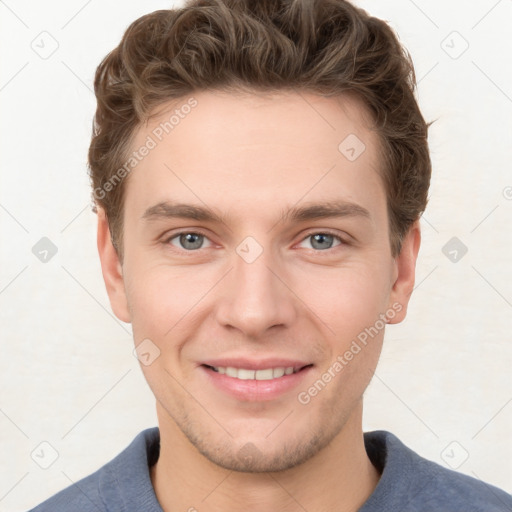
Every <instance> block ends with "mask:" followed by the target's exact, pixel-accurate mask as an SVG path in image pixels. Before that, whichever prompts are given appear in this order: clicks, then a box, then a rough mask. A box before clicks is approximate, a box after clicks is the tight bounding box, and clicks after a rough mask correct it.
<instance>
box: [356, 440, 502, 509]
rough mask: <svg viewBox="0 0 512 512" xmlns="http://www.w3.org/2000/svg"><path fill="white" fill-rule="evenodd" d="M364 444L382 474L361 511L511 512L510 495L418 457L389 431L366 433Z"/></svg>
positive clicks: (476, 479)
mask: <svg viewBox="0 0 512 512" xmlns="http://www.w3.org/2000/svg"><path fill="white" fill-rule="evenodd" d="M365 447H366V450H367V452H368V456H369V457H370V459H371V460H372V462H373V463H374V464H375V465H376V466H377V467H379V469H381V471H382V475H381V479H380V481H379V483H378V485H377V487H376V488H375V490H374V492H373V494H372V495H371V496H370V498H369V500H368V501H367V503H366V504H365V507H363V508H362V509H361V512H367V511H368V512H370V511H372V510H379V508H375V507H381V508H380V510H382V509H383V508H384V509H385V510H388V509H390V510H407V511H408V512H427V511H435V512H443V511H446V512H448V511H449V512H510V511H512V495H510V494H508V493H506V492H505V491H503V490H501V489H499V488H497V487H495V486H493V485H490V484H488V483H486V482H483V481H482V480H479V479H478V478H474V477H471V476H468V475H465V474H463V473H459V472H457V471H453V470H451V469H448V468H445V467H443V466H441V465H440V464H437V463H436V462H433V461H431V460H428V459H425V458H423V457H421V456H420V455H418V454H417V453H416V452H414V451H413V450H411V449H410V448H408V447H407V446H406V445H405V444H404V443H402V441H400V440H399V439H398V438H397V437H396V436H395V435H393V434H391V433H390V432H386V431H382V430H379V431H375V432H367V433H365ZM384 505H385V507H384Z"/></svg>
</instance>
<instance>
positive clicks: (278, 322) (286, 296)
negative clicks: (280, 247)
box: [217, 250, 298, 339]
mask: <svg viewBox="0 0 512 512" xmlns="http://www.w3.org/2000/svg"><path fill="white" fill-rule="evenodd" d="M240 254H243V253H240ZM250 261H251V260H250V259H244V257H242V256H240V255H239V254H238V253H236V254H234V257H233V268H232V270H231V271H230V272H229V273H228V275H227V276H226V278H225V279H224V280H223V283H222V286H221V289H220V290H219V295H220V296H221V298H220V299H219V303H218V307H217V321H218V322H219V323H220V324H221V325H222V326H223V327H232V328H236V329H238V330H239V331H241V332H242V333H243V334H244V335H245V336H246V337H247V338H252V339H257V338H258V337H261V336H263V335H264V334H265V333H266V331H267V330H270V328H272V327H276V326H280V327H281V328H283V327H290V326H291V325H292V324H293V322H294V320H295V317H296V314H297V313H296V310H297V300H298V299H297V297H296V295H294V293H293V290H292V289H291V288H290V285H289V284H287V283H286V281H287V279H286V272H285V271H283V269H282V265H279V264H278V262H277V259H276V258H273V256H272V255H271V251H270V250H269V251H267V250H263V252H262V253H261V254H260V255H259V256H258V257H257V258H256V260H254V261H252V262H250ZM279 269H281V270H279Z"/></svg>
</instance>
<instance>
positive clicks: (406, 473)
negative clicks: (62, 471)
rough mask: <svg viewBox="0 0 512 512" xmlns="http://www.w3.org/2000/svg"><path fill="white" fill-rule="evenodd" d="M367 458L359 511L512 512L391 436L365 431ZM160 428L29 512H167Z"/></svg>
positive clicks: (509, 502)
mask: <svg viewBox="0 0 512 512" xmlns="http://www.w3.org/2000/svg"><path fill="white" fill-rule="evenodd" d="M364 442H365V447H366V451H367V453H368V456H369V458H370V460H371V461H372V463H373V464H374V466H375V467H376V468H377V469H378V470H379V472H381V478H380V480H379V483H378V485H377V487H376V488H375V489H374V491H373V493H372V494H371V496H370V497H369V498H368V500H367V501H366V503H365V504H364V505H363V506H362V507H361V508H360V509H359V512H511V511H512V495H510V494H507V493H506V492H504V491H502V490H501V489H498V488H497V487H494V486H492V485H489V484H486V483H484V482H482V481H481V480H478V479H476V478H473V477H470V476H467V475H464V474H462V473H458V472H456V471H452V470H450V469H446V468H444V467H442V466H440V465H439V464H436V463H435V462H432V461H429V460H427V459H424V458H423V457H420V456H419V455H418V454H417V453H415V452H414V451H413V450H411V449H410V448H408V447H407V446H405V445H404V444H403V443H402V442H401V441H400V440H399V439H398V438H397V437H396V436H394V435H393V434H391V433H390V432H386V431H383V430H377V431H374V432H365V434H364ZM159 451H160V431H159V429H158V427H153V428H148V429H146V430H143V431H142V432H140V433H139V434H138V435H137V436H136V437H135V439H134V440H133V441H132V442H131V444H130V445H129V446H128V447H127V448H125V449H124V450H123V451H122V452H121V453H120V454H119V455H117V456H116V457H115V458H114V459H112V460H111V461H110V462H108V463H107V464H105V465H104V466H103V467H101V468H100V469H98V470H97V471H96V472H94V473H92V474H91V475H89V476H87V477H85V478H82V479H81V480H79V481H78V482H76V483H75V484H73V485H70V486H69V487H67V488H65V489H63V490H62V491H60V492H58V493H57V494H55V495H54V496H52V497H51V498H49V499H48V500H46V501H44V502H43V503H41V504H40V505H38V506H37V507H35V508H34V509H32V510H31V511H30V512H98V511H116V512H117V511H119V512H121V511H122V512H162V508H161V507H160V504H159V503H158V500H157V499H156V495H155V491H154V489H153V486H152V484H151V478H150V474H149V468H150V466H152V465H153V464H154V463H155V462H156V461H157V459H158V455H159Z"/></svg>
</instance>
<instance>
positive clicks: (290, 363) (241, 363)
mask: <svg viewBox="0 0 512 512" xmlns="http://www.w3.org/2000/svg"><path fill="white" fill-rule="evenodd" d="M201 364H205V365H208V366H215V367H216V368H218V367H219V366H221V367H223V368H227V367H228V366H230V367H232V368H244V369H247V370H264V369H266V368H289V367H293V369H294V370H300V369H301V368H303V367H304V366H308V365H310V364H312V363H309V362H307V361H300V360H297V359H283V358H275V357H272V358H267V359H249V358H246V357H227V358H222V359H220V358H219V359H209V360H207V361H203V362H202V363H201Z"/></svg>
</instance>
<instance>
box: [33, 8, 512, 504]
mask: <svg viewBox="0 0 512 512" xmlns="http://www.w3.org/2000/svg"><path fill="white" fill-rule="evenodd" d="M414 87H415V81H414V71H413V66H412V63H411V61H410V59H409V57H408V56H407V53H406V52H405V51H404V50H403V48H402V47H401V46H400V44H399V43H398V41H397V39H396V36H395V35H394V33H393V32H392V31H391V29H390V28H389V27H388V26H387V25H386V24H385V23H384V22H383V21H381V20H378V19H375V18H372V17H369V16H368V15H367V14H366V13H365V12H364V11H362V10H360V9H358V8H356V7H354V6H352V5H351V4H349V3H348V2H346V1H343V0H331V1H318V2H311V1H307V0H303V1H300V0H299V1H277V0H276V1H272V2H271V1H264V2H250V1H249V0H247V1H235V0H224V1H221V0H217V1H215V0H195V1H191V2H189V3H188V4H187V5H186V6H185V7H184V8H182V9H177V10H169V11H157V12H155V13H152V14H150V15H147V16H144V17H142V18H140V19H139V20H136V21H135V22H134V23H133V24H132V25H131V26H130V27H129V28H128V30H127V31H126V33H125V35H124V37H123V39H122V41H121V43H120V45H119V46H118V48H116V49H115V50H114V51H112V52H111V53H110V54H109V55H108V56H107V57H106V58H105V59H104V61H103V62H102V63H101V64H100V66H99V68H98V70H97V73H96V79H95V92H96V97H97V101H98V108H97V112H96V117H95V125H94V132H93V138H92V142H91V146H90V151H89V164H90V169H91V178H92V183H93V189H94V198H95V201H96V205H97V213H98V249H99V255H100V259H101V265H102V271H103V277H104V280H105V284H106V288H107V291H108V294H109V297H110V301H111V305H112V308H113V311H114V313H115V314H116V316H117V317H118V318H119V319H121V320H123V321H125V322H131V324H132V326H133V333H134V342H135V346H136V349H137V353H138V355H139V359H140V361H141V367H142V370H143V372H144V375H145V378H146V380H147V382H148V384H149V386H150V388H151V389H152V391H153V393H154V395H155V398H156V404H157V414H158V428H156V427H155V428H152V429H148V430H145V431H143V432H141V433H140V434H139V435H138V436H137V437H136V438H135V439H134V441H133V442H132V444H131V445H130V446H128V447H127V448H126V449H125V450H124V451H123V452H122V453H121V454H120V455H119V456H118V457H116V458H115V459H114V460H112V461H110V462H109V463H107V464H106V465H105V466H104V467H103V468H101V469H99V470H98V471H97V472H95V473H94V474H92V475H90V476H88V477H86V478H85V479H83V480H81V481H79V482H78V483H77V484H75V485H73V486H70V487H68V488H67V489H64V490H63V491H61V492H60V493H58V494H57V495H55V496H54V497H52V498H50V499H49V500H47V501H46V502H44V503H43V504H41V505H40V506H38V507H36V508H35V509H34V510H35V511H38V512H41V511H46V510H48V511H49V510H51V511H53V512H55V511H64V510H66V511H68V510H69V511H71V510H73V511H76V510H80V511H89V510H90V511H93V510H126V511H129V510H130V511H131V510H133V511H135V510H140V511H161V510H163V511H166V512H167V511H172V512H174V511H180V510H183V511H186V510H188V511H195V510H198V511H223V512H229V511H236V510H240V509H243V510H249V511H269V510H282V511H285V510H286V511H299V510H301V511H303V510H308V511H311V512H313V511H315V512H316V511H320V510H333V511H334V510H336V511H355V510H360V511H362V512H371V511H434V510H435V511H463V510H464V511H469V510H472V511H486V512H492V511H504V510H512V496H510V495H508V494H507V493H505V492H503V491H502V490H500V489H497V488H496V487H493V486H490V485H487V484H485V483H483V482H481V481H479V480H477V479H474V478H471V477H469V476H465V475H462V474H459V473H456V472H454V471H450V470H447V469H444V468H442V467H441V466H439V465H437V464H435V463H433V462H430V461H428V460H426V459H424V458H422V457H420V456H419V455H418V454H416V453H414V452H413V451H412V450H410V449H409V448H407V447H406V446H405V445H404V444H402V443H401V441H400V440H399V439H398V438H397V437H395V436H394V435H393V434H391V433H389V432H385V431H377V432H369V433H363V431H362V397H363V393H364V391H365V389H366V387H367V385H368V384H369V382H370V380H371V378H372V375H373V373H374V371H375V368H376V365H377V362H378V358H379V354H380V351H381V348H382V342H383V337H384V330H385V325H386V323H389V324H393V323H399V322H401V321H402V320H403V319H404V318H405V316H406V312H407V305H408V301H409V298H410V295H411V293H412V290H413V287H414V281H415V264H416V259H417V255H418V250H419V246H420V227H419V218H420V215H421V213H422V212H423V211H424V209H425V207H426V203H427V194H428V188H429V184H430V175H431V163H430V158H429V152H428V144H427V129H428V124H427V123H426V122H425V121H424V119H423V117H422V115H421V113H420V111H419V108H418V105H417V103H416V100H415V98H414ZM365 333H366V335H365ZM367 333H372V334H371V336H369V335H368V334H367Z"/></svg>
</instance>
